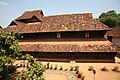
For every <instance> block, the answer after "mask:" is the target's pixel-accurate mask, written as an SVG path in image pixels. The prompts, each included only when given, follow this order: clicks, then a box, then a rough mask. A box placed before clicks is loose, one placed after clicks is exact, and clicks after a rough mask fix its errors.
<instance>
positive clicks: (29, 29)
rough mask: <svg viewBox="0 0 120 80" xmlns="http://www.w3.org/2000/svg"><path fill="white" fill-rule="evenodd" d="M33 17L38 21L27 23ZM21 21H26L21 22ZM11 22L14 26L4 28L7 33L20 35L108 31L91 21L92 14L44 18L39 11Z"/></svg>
mask: <svg viewBox="0 0 120 80" xmlns="http://www.w3.org/2000/svg"><path fill="white" fill-rule="evenodd" d="M33 16H36V18H37V19H39V20H40V21H37V22H29V20H30V19H32V17H33ZM28 19H29V20H28ZM21 20H28V21H26V22H22V21H21ZM13 22H15V23H16V25H10V26H8V27H7V28H6V30H7V31H12V30H16V31H18V32H20V33H38V32H63V31H91V30H96V31H97V30H110V28H109V27H108V26H106V25H104V24H103V23H101V22H99V21H98V20H96V19H93V16H92V13H82V14H62V15H53V16H44V15H43V12H42V11H41V10H40V11H39V10H37V11H26V12H24V13H23V14H22V15H21V16H20V17H18V18H17V19H15V20H14V21H13Z"/></svg>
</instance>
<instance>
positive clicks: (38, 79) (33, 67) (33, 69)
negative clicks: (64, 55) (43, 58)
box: [16, 54, 45, 80]
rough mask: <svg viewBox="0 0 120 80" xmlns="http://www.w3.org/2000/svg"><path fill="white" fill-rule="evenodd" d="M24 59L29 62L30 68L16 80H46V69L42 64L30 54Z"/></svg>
mask: <svg viewBox="0 0 120 80" xmlns="http://www.w3.org/2000/svg"><path fill="white" fill-rule="evenodd" d="M22 58H23V59H26V60H28V68H27V71H23V72H21V73H20V74H19V75H18V76H17V77H16V80H45V79H44V76H43V72H44V71H45V68H44V67H43V65H42V63H40V62H39V61H38V60H37V59H36V58H33V56H31V55H29V54H27V55H24V56H22Z"/></svg>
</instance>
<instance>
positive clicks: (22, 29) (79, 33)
mask: <svg viewBox="0 0 120 80" xmlns="http://www.w3.org/2000/svg"><path fill="white" fill-rule="evenodd" d="M6 30H7V31H18V32H19V33H20V34H21V39H20V40H19V49H20V51H21V52H22V53H27V54H32V55H33V56H35V57H37V58H39V60H43V61H71V60H75V61H76V62H114V57H115V55H116V54H117V50H118V48H117V47H116V46H115V45H114V44H112V43H111V42H110V41H108V40H106V39H105V38H104V35H105V33H106V32H107V31H110V30H111V29H110V28H109V27H108V26H106V25H104V24H103V23H101V22H99V21H98V20H96V19H94V18H93V16H92V13H83V14H63V15H53V16H44V14H43V11H42V10H34V11H26V12H24V13H23V14H22V15H21V16H20V17H18V18H16V19H15V20H14V21H12V22H11V24H10V25H9V26H8V27H7V28H6Z"/></svg>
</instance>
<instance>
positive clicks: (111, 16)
mask: <svg viewBox="0 0 120 80" xmlns="http://www.w3.org/2000/svg"><path fill="white" fill-rule="evenodd" d="M98 20H99V21H101V22H102V23H104V24H105V25H107V26H109V27H116V26H120V14H117V12H116V11H115V10H111V11H108V12H103V13H102V14H101V15H100V16H99V19H98Z"/></svg>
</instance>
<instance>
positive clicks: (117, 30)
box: [106, 27, 120, 37]
mask: <svg viewBox="0 0 120 80" xmlns="http://www.w3.org/2000/svg"><path fill="white" fill-rule="evenodd" d="M106 35H107V36H115V37H120V27H113V28H112V31H108V32H107V33H106Z"/></svg>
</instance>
